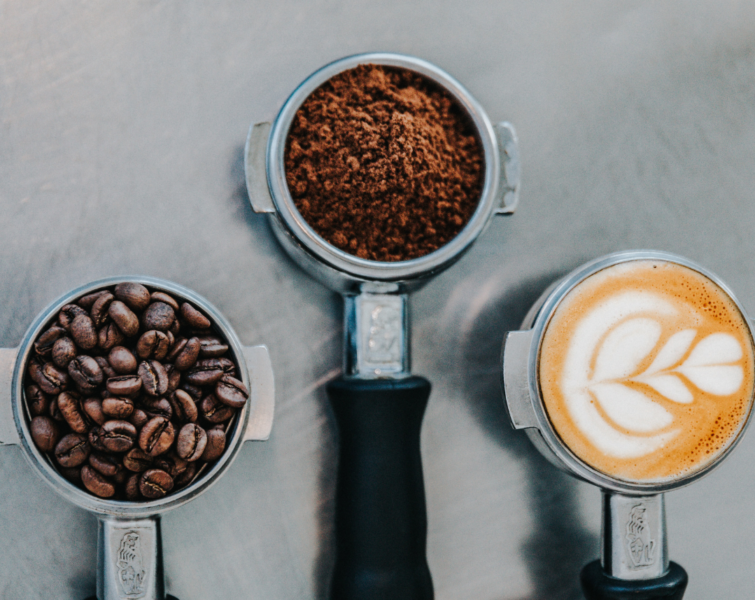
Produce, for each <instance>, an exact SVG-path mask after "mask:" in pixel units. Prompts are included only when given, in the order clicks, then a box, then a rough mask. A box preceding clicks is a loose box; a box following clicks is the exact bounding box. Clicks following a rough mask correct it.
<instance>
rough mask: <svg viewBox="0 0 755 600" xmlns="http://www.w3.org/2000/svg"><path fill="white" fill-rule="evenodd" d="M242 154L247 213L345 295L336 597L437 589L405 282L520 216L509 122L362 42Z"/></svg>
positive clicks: (397, 599) (457, 88)
mask: <svg viewBox="0 0 755 600" xmlns="http://www.w3.org/2000/svg"><path fill="white" fill-rule="evenodd" d="M455 153H458V155H455ZM245 155H246V156H245V167H246V182H247V189H248V191H249V198H250V201H251V204H252V207H253V209H254V210H255V212H258V213H266V214H268V215H269V216H270V223H271V226H272V228H273V231H274V233H275V235H276V236H277V238H278V240H279V241H280V243H281V245H282V246H283V247H284V249H285V250H286V251H287V252H288V253H289V254H290V255H291V257H292V258H293V259H294V260H295V261H296V262H297V263H298V264H299V265H300V266H301V267H302V268H303V269H305V270H306V271H307V272H309V273H310V274H311V275H312V276H314V277H315V278H317V279H319V280H320V281H321V282H322V283H324V284H325V285H327V286H328V287H330V288H331V289H333V290H336V291H338V292H339V293H341V294H342V296H343V298H344V307H345V310H344V346H345V347H344V366H343V374H342V376H341V377H339V378H338V379H337V380H335V381H333V382H331V383H330V384H329V385H328V388H327V390H328V395H329V398H330V401H331V405H332V406H333V410H334V413H335V416H336V421H337V424H338V430H339V441H340V455H339V456H340V458H339V467H338V484H337V492H336V494H337V496H336V511H337V514H336V518H335V522H336V563H335V569H334V574H333V578H332V582H331V598H334V599H344V600H357V599H358V600H373V599H374V600H377V599H383V598H392V599H393V600H427V599H429V598H432V597H433V589H432V581H431V578H430V573H429V569H428V567H427V560H426V557H425V544H426V530H427V517H426V509H425V497H424V484H423V481H422V464H421V457H420V447H419V433H420V426H421V422H422V418H423V415H424V411H425V406H426V404H427V399H428V397H429V394H430V383H429V382H428V381H427V380H426V379H424V378H422V377H416V376H412V374H411V370H410V360H409V322H408V310H407V302H408V300H407V294H408V292H409V291H411V290H413V289H417V288H418V287H420V286H421V285H422V284H424V283H425V282H427V281H428V280H429V279H430V278H431V277H432V276H433V275H435V274H437V273H439V272H441V271H443V270H444V269H446V268H448V267H449V266H450V265H452V264H453V263H454V262H456V260H458V259H459V258H460V257H461V256H462V254H464V252H466V250H468V249H469V247H470V246H471V244H472V243H473V242H474V241H475V240H476V239H477V237H478V236H479V235H480V234H481V233H482V231H483V230H484V229H485V227H486V225H487V224H488V223H489V221H490V218H491V217H492V216H493V215H494V214H511V213H513V211H514V208H515V206H516V203H517V199H518V188H519V159H518V150H517V138H516V135H515V133H514V129H513V128H512V127H511V125H509V124H508V123H498V124H496V125H493V124H491V122H490V120H489V119H488V117H487V115H486V113H485V111H484V109H483V108H482V106H480V104H479V103H478V102H477V101H476V100H475V99H474V98H473V97H472V95H471V94H470V93H469V92H468V91H467V90H466V89H464V87H462V86H461V84H459V82H458V81H456V80H455V79H454V78H452V77H451V76H450V75H448V74H447V73H446V72H444V71H443V70H441V69H439V68H438V67H436V66H435V65H432V64H430V63H428V62H426V61H424V60H420V59H418V58H414V57H411V56H404V55H400V54H387V53H375V54H360V55H356V56H351V57H348V58H343V59H341V60H337V61H335V62H333V63H331V64H329V65H327V66H325V67H323V68H321V69H319V70H318V71H316V72H315V73H313V74H312V75H310V76H309V77H308V78H307V79H305V80H304V81H303V82H302V83H301V84H300V85H299V86H298V87H297V88H296V89H295V90H294V92H293V93H292V94H291V96H289V98H288V99H287V100H286V102H285V103H284V105H283V107H282V108H281V109H280V111H279V112H278V115H277V117H276V118H275V120H274V122H273V123H272V124H271V123H258V124H256V125H253V126H252V127H251V129H250V131H249V136H248V139H247V144H246V151H245ZM458 157H462V158H463V159H464V160H463V161H457V160H456V158H458ZM462 162H463V163H464V164H463V165H462V166H464V167H465V168H466V167H469V168H468V170H467V171H464V172H460V171H458V167H459V163H462ZM291 165H293V167H292V168H293V170H292V171H289V167H291ZM430 166H432V168H430ZM475 173H476V174H477V175H475ZM470 182H473V183H470ZM436 190H437V194H436V193H435V191H436ZM463 194H466V196H465V197H464V198H462V197H461V195H463ZM470 194H472V197H471V198H470V197H469V195H470ZM436 199H437V200H439V201H438V202H437V203H436V204H435V205H428V204H427V202H432V201H434V200H436ZM470 200H471V203H470ZM323 202H324V203H325V204H323ZM297 203H298V204H297ZM464 207H469V208H470V210H469V212H468V213H464V212H463V208H464ZM300 209H301V210H300ZM394 209H395V210H394ZM457 210H458V211H459V212H454V211H457ZM305 215H306V216H305ZM307 219H311V220H310V221H308V220H307ZM451 225H453V227H451ZM444 231H450V233H448V236H450V237H442V236H441V233H442V232H444ZM378 233H379V234H380V235H378ZM381 235H382V236H383V237H380V236H381ZM326 237H328V238H329V239H330V241H328V240H326ZM368 238H369V240H368ZM439 239H442V240H444V241H443V242H442V245H440V246H439V247H435V246H434V244H436V243H438V242H437V240H439ZM368 241H369V244H368V243H367V242H368ZM402 244H404V245H406V248H404V247H402ZM410 244H411V245H412V248H411V251H409V250H410V248H409V247H408V246H409V245H410ZM405 250H406V251H405ZM424 252H426V253H424ZM375 256H380V257H383V256H385V257H388V258H386V259H385V260H383V259H382V258H381V259H380V260H374V259H373V258H370V257H375ZM406 256H410V257H411V258H409V259H404V257H406Z"/></svg>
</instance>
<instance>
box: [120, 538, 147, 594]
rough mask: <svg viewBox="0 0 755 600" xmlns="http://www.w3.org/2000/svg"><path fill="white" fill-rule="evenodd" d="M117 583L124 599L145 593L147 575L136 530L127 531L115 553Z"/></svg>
mask: <svg viewBox="0 0 755 600" xmlns="http://www.w3.org/2000/svg"><path fill="white" fill-rule="evenodd" d="M116 567H117V569H118V584H119V585H120V588H121V592H122V594H123V598H124V600H137V599H138V598H143V597H144V595H145V594H146V591H147V590H146V586H145V579H146V576H147V573H146V571H145V570H144V562H143V560H142V550H141V539H140V538H139V534H138V533H137V532H136V531H127V532H126V533H125V534H124V535H123V538H121V544H120V547H119V548H118V554H117V555H116Z"/></svg>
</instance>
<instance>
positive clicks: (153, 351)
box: [136, 329, 170, 360]
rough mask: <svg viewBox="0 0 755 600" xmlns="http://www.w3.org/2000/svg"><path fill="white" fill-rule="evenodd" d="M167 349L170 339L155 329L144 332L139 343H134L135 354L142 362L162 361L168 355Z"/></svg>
mask: <svg viewBox="0 0 755 600" xmlns="http://www.w3.org/2000/svg"><path fill="white" fill-rule="evenodd" d="M169 348H170V339H169V338H168V335H167V334H166V333H164V332H162V331H157V330H155V329H150V330H149V331H145V332H144V333H143V334H142V335H141V337H140V338H139V341H138V342H136V353H137V354H138V355H139V358H141V359H142V360H146V359H148V358H154V359H157V360H162V359H163V358H165V356H166V355H167V354H168V349H169Z"/></svg>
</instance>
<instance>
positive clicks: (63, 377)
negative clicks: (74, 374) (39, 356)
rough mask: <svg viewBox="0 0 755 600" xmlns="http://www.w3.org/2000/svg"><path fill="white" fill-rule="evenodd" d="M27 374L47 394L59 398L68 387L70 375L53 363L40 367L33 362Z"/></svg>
mask: <svg viewBox="0 0 755 600" xmlns="http://www.w3.org/2000/svg"><path fill="white" fill-rule="evenodd" d="M27 372H28V373H29V376H30V377H31V378H32V379H33V380H34V381H35V382H36V384H37V385H38V386H39V387H40V389H41V390H42V391H43V392H44V393H46V394H54V395H56V396H57V395H58V394H59V393H60V392H62V391H63V390H65V389H66V388H67V387H68V373H66V372H65V371H62V370H60V369H58V368H57V367H56V366H55V365H54V364H52V363H45V364H44V365H40V364H39V363H36V362H31V363H29V367H28V369H27Z"/></svg>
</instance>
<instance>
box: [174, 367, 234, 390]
mask: <svg viewBox="0 0 755 600" xmlns="http://www.w3.org/2000/svg"><path fill="white" fill-rule="evenodd" d="M223 375H225V372H224V371H223V369H221V368H220V367H219V366H217V365H215V366H213V365H200V364H197V365H195V366H194V367H193V368H192V369H191V370H189V371H187V372H186V375H185V376H184V377H185V379H186V381H187V382H189V383H191V384H193V385H198V386H203V385H212V384H215V383H217V382H218V381H220V379H221V378H222V377H223Z"/></svg>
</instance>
